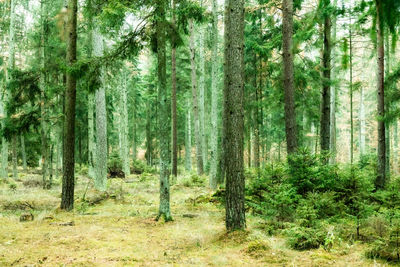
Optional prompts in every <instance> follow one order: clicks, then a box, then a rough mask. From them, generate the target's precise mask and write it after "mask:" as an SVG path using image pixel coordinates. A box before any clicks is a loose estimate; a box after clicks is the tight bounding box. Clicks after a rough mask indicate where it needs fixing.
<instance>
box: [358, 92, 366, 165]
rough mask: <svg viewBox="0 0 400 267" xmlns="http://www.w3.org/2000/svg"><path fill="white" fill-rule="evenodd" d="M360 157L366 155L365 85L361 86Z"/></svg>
mask: <svg viewBox="0 0 400 267" xmlns="http://www.w3.org/2000/svg"><path fill="white" fill-rule="evenodd" d="M359 116H360V157H362V156H363V155H365V104H364V87H363V86H361V88H360V114H359Z"/></svg>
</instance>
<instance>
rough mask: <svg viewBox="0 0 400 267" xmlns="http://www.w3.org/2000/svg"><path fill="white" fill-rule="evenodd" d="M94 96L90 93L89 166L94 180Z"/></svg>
mask: <svg viewBox="0 0 400 267" xmlns="http://www.w3.org/2000/svg"><path fill="white" fill-rule="evenodd" d="M93 117H94V94H93V92H89V94H88V165H89V177H91V178H94V177H95V175H94V157H93V156H94V155H95V154H96V153H95V152H94V149H95V145H96V144H95V142H94V118H93Z"/></svg>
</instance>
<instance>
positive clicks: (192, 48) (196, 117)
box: [189, 20, 204, 175]
mask: <svg viewBox="0 0 400 267" xmlns="http://www.w3.org/2000/svg"><path fill="white" fill-rule="evenodd" d="M189 25H190V26H189V27H190V61H191V66H192V99H193V103H192V108H193V116H194V136H195V139H196V158H197V173H198V174H199V175H202V174H203V173H204V165H203V147H202V143H203V142H202V136H201V134H200V117H199V101H198V99H197V78H196V60H195V57H196V51H195V45H194V29H193V21H192V20H190V21H189Z"/></svg>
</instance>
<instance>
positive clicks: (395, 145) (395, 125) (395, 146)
mask: <svg viewBox="0 0 400 267" xmlns="http://www.w3.org/2000/svg"><path fill="white" fill-rule="evenodd" d="M398 148H399V137H398V121H397V119H396V120H395V121H394V123H393V153H392V154H393V166H394V168H393V170H394V172H395V173H396V174H398V172H399V166H398V165H399V156H398Z"/></svg>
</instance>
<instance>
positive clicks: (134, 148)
mask: <svg viewBox="0 0 400 267" xmlns="http://www.w3.org/2000/svg"><path fill="white" fill-rule="evenodd" d="M136 97H137V93H136V88H135V87H133V105H132V106H133V111H132V160H133V161H135V160H136V155H137V144H136V142H137V140H136V139H137V136H136V135H137V134H136V105H137V101H136Z"/></svg>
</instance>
